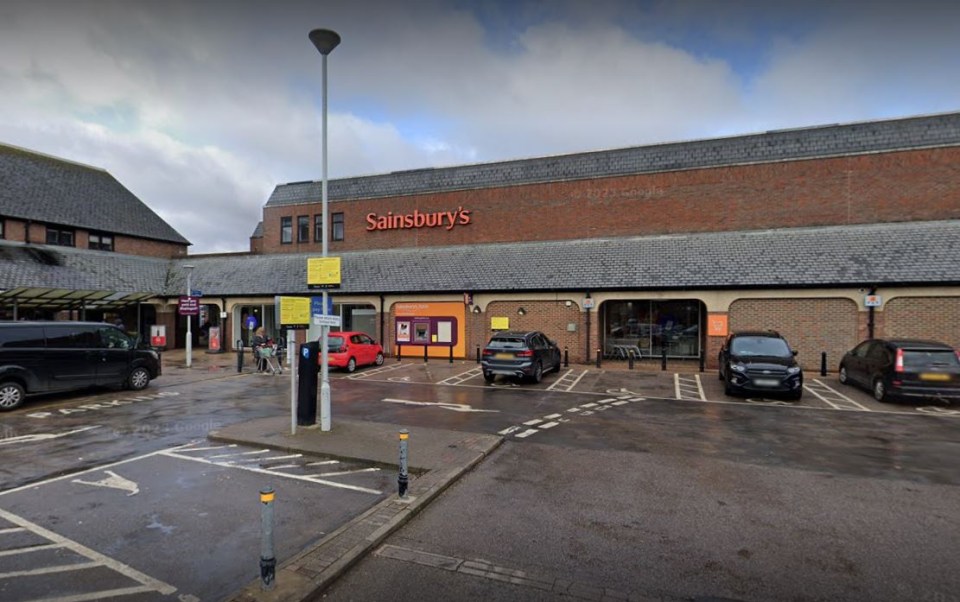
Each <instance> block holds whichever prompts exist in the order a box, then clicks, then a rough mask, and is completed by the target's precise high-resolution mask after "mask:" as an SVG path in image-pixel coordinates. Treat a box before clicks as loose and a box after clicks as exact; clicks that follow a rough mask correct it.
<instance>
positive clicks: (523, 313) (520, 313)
mask: <svg viewBox="0 0 960 602" xmlns="http://www.w3.org/2000/svg"><path fill="white" fill-rule="evenodd" d="M517 313H518V314H519V315H521V316H525V315H527V310H525V309H523V308H522V307H521V308H520V309H518V310H517Z"/></svg>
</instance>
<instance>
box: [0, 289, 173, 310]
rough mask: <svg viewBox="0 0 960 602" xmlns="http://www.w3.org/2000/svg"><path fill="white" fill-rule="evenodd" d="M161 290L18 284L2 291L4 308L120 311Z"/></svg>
mask: <svg viewBox="0 0 960 602" xmlns="http://www.w3.org/2000/svg"><path fill="white" fill-rule="evenodd" d="M157 296H158V295H157V293H152V292H151V293H144V292H122V291H103V290H99V291H95V290H72V289H64V288H40V287H17V288H12V289H8V290H4V291H0V307H4V306H9V307H16V308H18V309H46V310H54V311H60V310H71V309H94V310H107V311H110V310H117V309H123V308H124V307H128V306H130V305H136V304H138V303H140V302H142V301H144V300H146V299H150V298H153V297H157Z"/></svg>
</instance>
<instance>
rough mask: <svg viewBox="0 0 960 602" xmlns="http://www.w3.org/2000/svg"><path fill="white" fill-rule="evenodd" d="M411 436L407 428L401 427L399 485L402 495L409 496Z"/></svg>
mask: <svg viewBox="0 0 960 602" xmlns="http://www.w3.org/2000/svg"><path fill="white" fill-rule="evenodd" d="M409 436H410V433H409V431H407V429H400V476H398V477H397V485H398V486H399V489H400V497H401V498H405V497H407V482H408V480H409V478H408V476H407V437H409Z"/></svg>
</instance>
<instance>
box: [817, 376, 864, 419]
mask: <svg viewBox="0 0 960 602" xmlns="http://www.w3.org/2000/svg"><path fill="white" fill-rule="evenodd" d="M813 382H815V383H817V384H818V385H820V386H821V387H823V388H824V389H826V390H827V391H830V393H832V394H833V395H836V396H837V397H839V398H840V399H841V400H843V401H845V402H847V403H849V404H850V405H852V406H855V407H856V408H857V409H860V410H863V411H864V412H869V411H870V408H868V407H866V406H864V405H862V404H859V403H857V402H856V401H854V400H852V399H850V398H849V397H847V396H846V395H844V394H843V393H841V392H840V391H837V390H836V389H834V388H833V387H831V386H830V385H828V384H826V383H825V382H823V381H821V380H820V379H817V378H815V379H813ZM807 390H808V391H810V392H811V393H813V394H814V395H817V397H820V395H818V394H817V392H816V391H814V390H813V389H807ZM820 398H821V399H823V398H822V397H820ZM823 400H824V401H827V400H826V399H823ZM827 403H830V402H829V401H827ZM831 405H833V404H831Z"/></svg>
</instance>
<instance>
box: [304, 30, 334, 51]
mask: <svg viewBox="0 0 960 602" xmlns="http://www.w3.org/2000/svg"><path fill="white" fill-rule="evenodd" d="M310 41H311V42H313V45H314V46H316V47H317V50H319V51H320V54H322V55H323V56H327V55H328V54H330V53H331V52H333V49H334V48H336V47H337V46H339V45H340V34H338V33H337V32H335V31H333V30H332V29H314V30H313V31H311V32H310Z"/></svg>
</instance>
